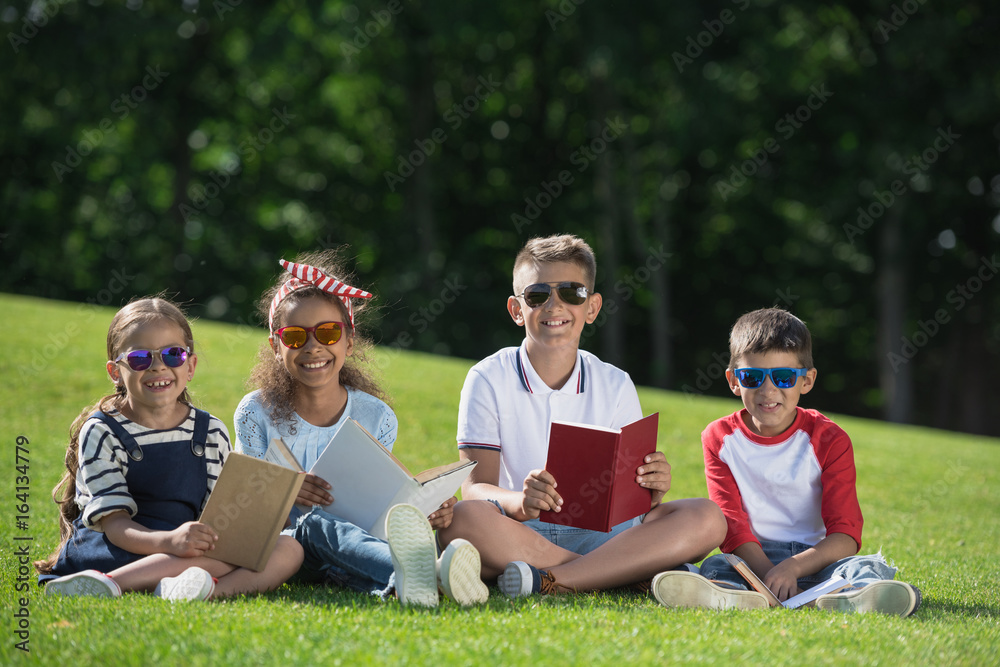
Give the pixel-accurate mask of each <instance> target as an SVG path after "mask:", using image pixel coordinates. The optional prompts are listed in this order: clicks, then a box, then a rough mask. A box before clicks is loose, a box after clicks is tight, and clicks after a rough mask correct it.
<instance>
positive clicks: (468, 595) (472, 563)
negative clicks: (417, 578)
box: [397, 539, 490, 607]
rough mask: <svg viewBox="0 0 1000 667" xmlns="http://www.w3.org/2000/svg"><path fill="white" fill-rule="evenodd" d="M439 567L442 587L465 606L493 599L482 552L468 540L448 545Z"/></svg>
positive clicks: (439, 560)
mask: <svg viewBox="0 0 1000 667" xmlns="http://www.w3.org/2000/svg"><path fill="white" fill-rule="evenodd" d="M437 569H438V581H439V583H440V585H441V590H443V591H444V594H445V595H447V596H448V597H450V598H451V599H452V600H454V601H455V602H457V603H458V604H460V605H462V606H463V607H468V606H469V605H473V604H482V603H483V602H486V601H487V600H488V599H489V597H490V590H489V589H488V588H486V584H484V583H483V580H482V577H481V573H482V565H481V564H480V562H479V551H478V550H477V549H476V547H474V546H473V545H472V543H471V542H469V541H468V540H463V539H457V540H454V541H453V542H452V543H451V544H449V545H448V546H447V547H445V550H444V553H443V554H441V558H439V559H438V561H437ZM397 576H398V575H397Z"/></svg>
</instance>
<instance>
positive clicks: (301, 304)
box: [271, 296, 354, 389]
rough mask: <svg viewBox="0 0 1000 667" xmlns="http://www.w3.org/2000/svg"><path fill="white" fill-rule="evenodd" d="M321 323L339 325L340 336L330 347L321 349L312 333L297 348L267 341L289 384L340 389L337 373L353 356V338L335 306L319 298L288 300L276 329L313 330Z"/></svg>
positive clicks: (284, 304) (283, 306)
mask: <svg viewBox="0 0 1000 667" xmlns="http://www.w3.org/2000/svg"><path fill="white" fill-rule="evenodd" d="M323 322H343V323H344V333H343V334H342V335H341V337H340V340H338V341H337V342H336V343H334V344H333V345H323V344H322V343H320V342H319V341H317V340H316V336H315V333H314V332H309V334H308V335H307V336H306V342H305V345H303V346H302V347H300V348H295V349H292V348H288V347H285V346H284V345H283V344H282V343H281V341H280V340H278V337H277V336H272V338H271V349H272V350H274V354H275V356H276V357H277V359H278V361H279V362H280V363H281V365H282V366H284V367H285V370H286V371H288V374H289V375H290V376H291V377H292V379H293V380H296V381H298V382H299V383H301V384H302V385H303V387H304V388H307V389H323V388H328V387H330V386H336V387H339V386H340V369H342V368H343V367H344V362H345V361H346V360H347V357H349V356H351V354H352V353H353V352H354V337H353V335H352V331H351V328H350V324H349V321H348V319H347V313H345V312H344V311H343V309H342V308H340V307H339V306H338V305H337V304H335V303H333V302H332V301H330V300H327V299H325V298H323V297H319V296H308V297H303V298H298V299H288V300H286V301H285V303H283V304H282V305H281V308H280V311H279V315H278V322H277V323H276V325H275V326H276V327H278V328H280V327H290V326H298V327H305V328H310V327H315V326H316V325H317V324H322V323H323Z"/></svg>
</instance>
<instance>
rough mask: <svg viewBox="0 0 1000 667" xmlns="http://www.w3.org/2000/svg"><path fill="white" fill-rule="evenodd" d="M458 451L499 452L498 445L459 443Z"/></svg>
mask: <svg viewBox="0 0 1000 667" xmlns="http://www.w3.org/2000/svg"><path fill="white" fill-rule="evenodd" d="M458 448H459V449H486V450H489V451H491V452H499V451H500V445H491V444H488V443H485V442H460V443H458Z"/></svg>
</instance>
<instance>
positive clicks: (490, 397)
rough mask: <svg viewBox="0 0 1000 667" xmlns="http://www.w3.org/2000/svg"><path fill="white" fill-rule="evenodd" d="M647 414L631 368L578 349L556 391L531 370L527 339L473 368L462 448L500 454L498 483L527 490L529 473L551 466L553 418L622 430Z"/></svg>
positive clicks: (466, 389) (461, 421)
mask: <svg viewBox="0 0 1000 667" xmlns="http://www.w3.org/2000/svg"><path fill="white" fill-rule="evenodd" d="M641 417H642V408H641V407H640V406H639V396H638V394H636V391H635V385H633V384H632V379H631V378H630V377H629V376H628V373H626V372H625V371H623V370H620V369H618V368H615V367H614V366H612V365H611V364H607V363H604V362H603V361H601V360H600V359H598V358H597V357H596V356H594V355H593V354H591V353H589V352H585V351H583V350H579V351H578V352H577V357H576V365H575V366H574V367H573V373H572V375H570V378H569V380H567V382H566V384H565V385H563V386H562V388H560V389H552V388H550V387H549V386H548V385H546V384H545V383H544V382H542V379H541V378H540V377H538V373H536V372H535V369H534V368H532V366H531V362H530V361H529V360H528V353H527V351H526V350H525V348H524V343H522V344H521V346H520V347H507V348H504V349H502V350H500V351H499V352H497V353H495V354H493V355H491V356H489V357H487V358H485V359H483V360H482V361H480V362H479V363H478V364H476V365H475V366H473V367H472V368H471V369H470V370H469V374H468V375H467V376H466V378H465V385H464V386H463V387H462V398H461V401H460V403H459V406H458V448H459V449H487V450H492V451H496V452H499V453H500V479H499V482H498V486H500V487H501V488H504V489H509V490H511V491H521V490H522V489H523V488H524V479H525V478H526V477H527V476H528V473H529V472H531V471H532V470H535V469H536V468H544V467H545V460H546V457H547V455H548V451H549V426H550V424H551V423H552V422H553V421H554V420H558V421H571V422H578V423H583V424H593V425H595V426H603V427H606V428H621V427H622V426H625V425H627V424H630V423H631V422H633V421H635V420H637V419H640V418H641Z"/></svg>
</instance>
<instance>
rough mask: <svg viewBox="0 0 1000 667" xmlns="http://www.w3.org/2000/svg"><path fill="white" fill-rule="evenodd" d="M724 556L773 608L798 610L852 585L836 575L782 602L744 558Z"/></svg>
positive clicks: (732, 555)
mask: <svg viewBox="0 0 1000 667" xmlns="http://www.w3.org/2000/svg"><path fill="white" fill-rule="evenodd" d="M724 555H725V557H726V560H727V561H729V564H730V565H732V566H733V567H734V568H736V571H737V572H739V573H740V574H741V575H742V576H743V578H744V579H746V580H747V583H749V584H750V586H751V587H752V588H753V589H754V590H755V591H757V592H758V593H762V594H763V595H764V597H766V598H767V601H768V604H770V605H771V606H772V607H785V608H786V609H796V608H798V607H802V606H804V605H807V604H809V603H810V602H812V601H813V600H815V599H816V598H818V597H819V596H820V595H826V594H827V593H836V592H837V591H839V590H841V589H842V588H847V587H848V586H850V583H849V582H848V581H847V579H844V578H843V577H841V576H840V575H836V576H833V577H830V578H829V579H827V580H826V581H824V582H823V583H821V584H816V585H815V586H813V587H812V588H810V589H809V590H806V591H802V592H801V593H799V594H798V595H793V596H792V597H790V598H788V599H787V600H785V601H784V602H782V601H781V600H779V599H778V597H777V596H776V595H775V594H774V593H772V592H771V589H770V588H768V587H767V586H766V585H765V584H764V582H763V581H761V579H760V577H758V576H757V575H756V574H755V573H754V571H753V570H751V569H750V566H749V565H747V564H746V562H745V561H744V560H743V559H742V558H740V557H739V556H737V555H736V554H724Z"/></svg>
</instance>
